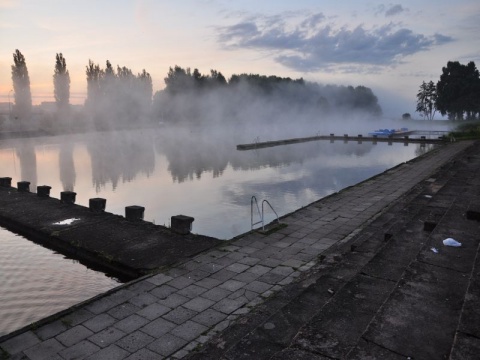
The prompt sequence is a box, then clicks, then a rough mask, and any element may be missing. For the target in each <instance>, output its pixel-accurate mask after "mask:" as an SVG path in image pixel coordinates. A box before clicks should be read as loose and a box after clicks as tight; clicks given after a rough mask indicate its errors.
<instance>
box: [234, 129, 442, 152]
mask: <svg viewBox="0 0 480 360" xmlns="http://www.w3.org/2000/svg"><path fill="white" fill-rule="evenodd" d="M417 133H418V131H409V132H408V133H405V132H404V133H402V134H401V135H398V134H397V135H395V134H392V135H390V136H387V137H386V136H376V135H373V136H363V135H361V134H360V135H356V136H350V135H348V134H345V135H343V136H339V135H335V134H330V135H316V136H310V137H301V138H292V139H283V140H273V141H263V142H260V141H259V142H254V143H249V144H239V145H237V150H254V149H261V148H268V147H273V146H281V145H289V144H298V143H304V142H310V141H319V140H330V142H334V141H338V140H342V141H343V142H349V141H356V142H357V143H360V144H361V143H362V142H372V143H373V144H376V143H378V142H386V143H389V144H392V143H404V144H407V145H408V144H409V143H413V144H441V143H444V142H445V141H446V140H445V139H444V138H443V137H440V138H437V139H427V138H426V137H425V136H421V137H420V138H412V137H410V136H409V135H411V134H417Z"/></svg>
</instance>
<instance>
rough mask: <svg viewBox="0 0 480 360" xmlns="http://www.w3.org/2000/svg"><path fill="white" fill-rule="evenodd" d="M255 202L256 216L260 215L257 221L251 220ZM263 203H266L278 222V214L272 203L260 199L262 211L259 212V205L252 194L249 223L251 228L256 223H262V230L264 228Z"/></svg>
mask: <svg viewBox="0 0 480 360" xmlns="http://www.w3.org/2000/svg"><path fill="white" fill-rule="evenodd" d="M254 203H255V206H256V207H257V212H258V216H260V220H259V221H257V222H255V223H254V222H253V204H254ZM264 204H267V205H268V206H269V207H270V209H271V210H272V211H273V212H274V214H275V216H276V217H277V222H278V223H279V224H280V220H279V218H278V214H277V212H276V211H275V209H274V208H273V207H272V205H271V204H270V203H269V202H268V200H263V201H262V212H260V207H259V206H258V202H257V198H256V197H255V195H254V196H252V198H251V199H250V223H251V230H253V227H254V226H255V225H257V224H260V223H261V224H262V230H265V223H264V219H265V218H264Z"/></svg>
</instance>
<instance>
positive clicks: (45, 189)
mask: <svg viewBox="0 0 480 360" xmlns="http://www.w3.org/2000/svg"><path fill="white" fill-rule="evenodd" d="M51 188H52V187H51V186H48V185H39V186H37V196H39V197H50V189H51Z"/></svg>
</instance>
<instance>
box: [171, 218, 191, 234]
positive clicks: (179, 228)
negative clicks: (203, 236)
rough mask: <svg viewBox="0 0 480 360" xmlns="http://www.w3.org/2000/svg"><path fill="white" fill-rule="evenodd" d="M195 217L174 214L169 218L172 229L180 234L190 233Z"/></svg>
mask: <svg viewBox="0 0 480 360" xmlns="http://www.w3.org/2000/svg"><path fill="white" fill-rule="evenodd" d="M194 220H195V219H194V218H193V217H191V216H186V215H175V216H172V218H171V225H172V230H173V231H175V232H176V233H178V234H181V235H187V234H190V231H192V223H193V221H194Z"/></svg>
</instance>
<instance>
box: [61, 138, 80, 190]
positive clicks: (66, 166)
mask: <svg viewBox="0 0 480 360" xmlns="http://www.w3.org/2000/svg"><path fill="white" fill-rule="evenodd" d="M59 147H60V154H59V157H58V165H59V168H60V181H61V182H62V188H63V190H65V191H73V190H75V178H76V173H75V164H74V161H73V144H72V143H71V142H62V143H60V145H59Z"/></svg>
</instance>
